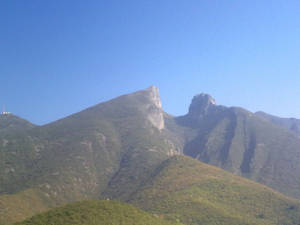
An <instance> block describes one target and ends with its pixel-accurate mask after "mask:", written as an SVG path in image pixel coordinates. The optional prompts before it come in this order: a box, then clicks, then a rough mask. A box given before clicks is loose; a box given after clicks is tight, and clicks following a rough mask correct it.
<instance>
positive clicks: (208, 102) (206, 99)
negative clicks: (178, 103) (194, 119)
mask: <svg viewBox="0 0 300 225" xmlns="http://www.w3.org/2000/svg"><path fill="white" fill-rule="evenodd" d="M214 105H216V100H215V99H214V98H213V97H211V96H210V95H209V94H205V93H201V94H198V95H195V96H194V97H193V100H192V103H191V105H190V108H189V114H197V115H199V114H203V113H204V114H206V113H207V111H208V110H209V108H210V107H211V106H214Z"/></svg>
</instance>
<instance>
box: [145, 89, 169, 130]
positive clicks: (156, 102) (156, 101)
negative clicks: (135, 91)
mask: <svg viewBox="0 0 300 225" xmlns="http://www.w3.org/2000/svg"><path fill="white" fill-rule="evenodd" d="M145 96H146V97H147V99H148V102H149V103H148V104H146V110H147V112H148V116H147V118H148V120H149V121H150V122H151V123H152V125H153V126H154V127H156V128H157V129H159V130H162V129H164V127H165V122H164V116H163V109H162V104H161V100H160V96H159V91H158V88H157V87H155V86H151V87H149V88H148V89H146V90H145Z"/></svg>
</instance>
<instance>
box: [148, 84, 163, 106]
mask: <svg viewBox="0 0 300 225" xmlns="http://www.w3.org/2000/svg"><path fill="white" fill-rule="evenodd" d="M146 92H147V94H148V98H149V100H150V101H151V102H152V103H153V104H154V105H155V106H156V107H157V108H161V100H160V95H159V90H158V88H157V87H155V86H150V87H149V88H147V89H146Z"/></svg>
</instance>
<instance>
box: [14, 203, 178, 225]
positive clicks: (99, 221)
mask: <svg viewBox="0 0 300 225" xmlns="http://www.w3.org/2000/svg"><path fill="white" fill-rule="evenodd" d="M46 224H47V225H52V224H53V225H54V224H55V225H83V224H84V225H176V224H177V225H179V223H171V222H168V221H165V220H163V219H161V218H158V217H157V216H156V217H155V216H153V215H151V214H149V213H146V212H144V211H142V210H139V209H137V208H135V207H133V206H131V205H128V204H126V203H121V202H116V201H84V202H76V203H73V204H69V205H66V206H64V207H60V208H56V209H53V210H51V211H49V212H46V213H43V214H39V215H36V216H34V217H32V218H30V219H28V220H26V221H24V222H20V223H16V224H15V225H46Z"/></svg>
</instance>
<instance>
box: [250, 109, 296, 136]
mask: <svg viewBox="0 0 300 225" xmlns="http://www.w3.org/2000/svg"><path fill="white" fill-rule="evenodd" d="M255 115H258V116H260V117H262V118H264V119H266V120H268V121H269V122H272V123H274V124H276V125H278V126H280V127H282V128H286V129H288V130H290V131H293V132H295V133H297V134H300V120H299V119H296V118H281V117H277V116H273V115H270V114H267V113H265V112H262V111H259V112H256V113H255Z"/></svg>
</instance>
